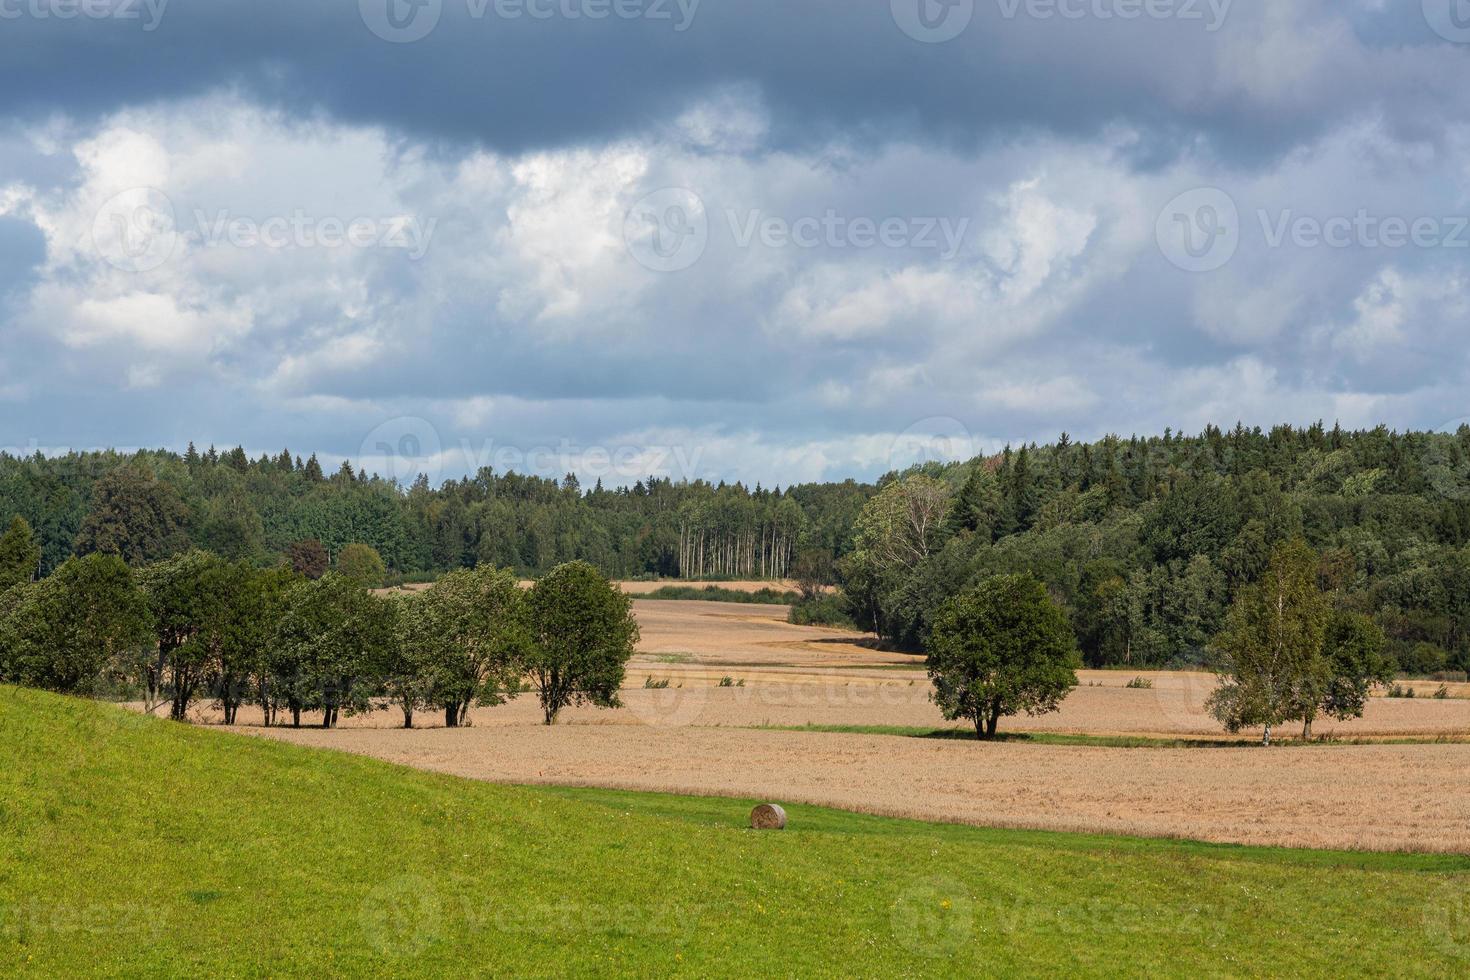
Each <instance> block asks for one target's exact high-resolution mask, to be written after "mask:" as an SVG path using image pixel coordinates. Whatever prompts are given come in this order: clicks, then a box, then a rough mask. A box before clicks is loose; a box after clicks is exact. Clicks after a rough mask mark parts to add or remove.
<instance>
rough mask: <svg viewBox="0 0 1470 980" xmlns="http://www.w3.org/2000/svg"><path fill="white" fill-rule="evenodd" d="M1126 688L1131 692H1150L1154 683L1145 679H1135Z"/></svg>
mask: <svg viewBox="0 0 1470 980" xmlns="http://www.w3.org/2000/svg"><path fill="white" fill-rule="evenodd" d="M1127 686H1128V689H1129V690H1131V691H1150V690H1153V686H1154V682H1153V681H1151V680H1149V679H1148V678H1147V677H1135V678H1133V680H1131V681H1129V682H1128V685H1127Z"/></svg>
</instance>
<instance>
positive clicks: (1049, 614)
mask: <svg viewBox="0 0 1470 980" xmlns="http://www.w3.org/2000/svg"><path fill="white" fill-rule="evenodd" d="M1079 665H1080V661H1079V658H1078V654H1077V645H1076V640H1075V639H1074V637H1073V635H1072V630H1071V627H1070V625H1069V624H1068V622H1067V616H1066V614H1065V613H1064V612H1063V611H1062V609H1061V607H1059V606H1058V605H1057V604H1056V603H1055V602H1054V601H1053V600H1052V598H1051V597H1050V596H1049V595H1047V592H1046V588H1045V587H1044V586H1043V585H1042V584H1041V583H1040V582H1038V581H1036V580H1035V579H1034V578H1031V577H1030V576H1028V575H1003V576H997V577H995V578H992V579H989V580H988V581H986V582H984V583H982V584H981V585H979V586H977V587H976V588H974V589H971V590H970V591H968V592H965V593H962V594H961V595H959V596H957V597H955V598H954V599H952V600H951V601H950V602H948V603H947V604H946V605H945V606H944V607H943V608H942V609H941V610H940V612H939V614H938V616H937V617H936V618H935V622H934V626H933V631H932V633H931V636H930V641H929V659H928V667H929V677H930V679H931V680H932V681H933V682H934V693H933V695H932V697H933V699H934V702H935V704H937V705H939V708H940V710H941V711H943V712H944V716H945V717H946V718H950V719H957V718H963V719H966V720H968V721H969V722H971V723H972V724H973V725H974V726H975V732H976V734H977V735H978V736H979V737H980V738H982V739H988V738H994V737H995V733H996V728H997V726H998V724H999V722H1000V719H1001V718H1003V717H1005V716H1007V715H1014V714H1019V713H1020V712H1023V711H1024V712H1026V713H1027V714H1030V715H1041V714H1046V713H1048V712H1052V711H1056V710H1057V708H1058V707H1060V705H1061V702H1062V700H1063V699H1064V698H1065V697H1066V696H1067V694H1068V693H1069V692H1070V691H1071V690H1072V688H1074V687H1076V686H1077V667H1078V666H1079Z"/></svg>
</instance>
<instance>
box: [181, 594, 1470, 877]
mask: <svg viewBox="0 0 1470 980" xmlns="http://www.w3.org/2000/svg"><path fill="white" fill-rule="evenodd" d="M630 591H632V590H631V589H630ZM634 607H635V612H636V614H637V616H638V619H639V623H640V625H641V627H642V631H643V639H642V642H641V644H640V647H639V652H638V654H637V656H636V657H635V658H634V660H633V662H632V663H631V664H630V665H629V668H628V679H627V684H626V688H625V690H624V692H623V700H624V702H625V707H623V708H622V709H619V710H615V711H597V710H592V709H572V710H569V711H567V712H565V713H564V714H563V716H562V720H561V722H560V724H558V725H557V726H555V727H554V728H546V727H545V726H542V725H540V724H539V710H538V708H537V706H536V704H535V699H534V696H533V695H528V696H524V697H522V698H521V699H519V700H518V701H516V702H513V703H511V704H509V705H505V706H501V707H498V708H493V709H477V710H476V711H475V712H474V713H473V716H472V722H473V724H472V726H471V727H468V728H463V729H444V728H440V727H437V726H438V725H439V721H440V719H439V718H438V717H436V716H434V715H432V714H430V715H427V716H423V717H421V718H420V719H419V723H420V724H421V725H426V726H430V727H421V728H416V729H415V730H413V731H404V730H402V729H399V728H396V727H395V726H397V725H398V724H400V722H401V717H400V716H399V715H398V713H397V712H388V711H382V712H377V713H374V714H372V715H368V716H362V717H357V718H348V719H344V720H343V724H342V727H341V728H339V729H337V730H335V731H322V730H319V729H308V728H303V729H299V730H292V729H285V728H273V729H264V728H261V727H259V723H258V715H251V714H249V713H248V712H242V718H241V720H242V723H243V724H242V726H241V727H242V730H244V731H248V732H251V733H254V734H260V735H269V736H271V737H275V738H281V739H285V740H288V741H292V742H298V743H301V744H306V745H313V746H319V747H324V748H335V749H340V750H344V751H348V752H355V753H362V754H366V755H372V756H376V757H379V758H383V759H387V760H390V761H393V762H398V763H403V764H406V765H411V766H416V767H419V768H424V769H431V770H435V771H441V772H448V773H454V774H457V775H463V776H470V777H474V778H483V779H492V780H497V781H504V782H514V783H539V784H556V785H572V786H604V787H612V788H621V789H637V790H656V791H664V792H677V793H699V794H708V795H726V796H737V797H757V798H766V799H772V800H777V801H787V802H805V803H818V804H827V805H832V806H838V807H842V808H845V809H852V810H859V811H863V812H871V813H880V814H887V815H893V816H906V817H917V818H921V819H929V820H945V821H956V822H968V823H977V824H984V825H991V826H1015V827H1034V828H1045V829H1058V830H1080V831H1106V832H1115V833H1128V834H1140V835H1147V836H1173V837H1188V838H1194V839H1203V840H1215V841H1225V842H1231V843H1254V844H1279V845H1287V846H1310V847H1345V848H1360V849H1371V850H1435V851H1439V850H1446V851H1470V833H1467V829H1470V744H1342V745H1331V744H1329V745H1313V746H1290V747H1281V748H1276V749H1272V750H1261V749H1258V748H1245V747H1238V746H1235V745H1220V746H1212V745H1200V746H1198V747H1187V748H1175V747H1168V748H1162V747H1160V748H1155V747H1149V748H1105V747H1096V746H1067V745H1042V744H1025V743H997V744H979V743H974V742H968V741H958V740H954V739H928V738H912V737H899V736H891V735H868V734H853V733H832V732H818V731H781V730H769V729H770V728H771V727H772V726H783V727H785V726H804V725H821V726H832V725H843V726H859V725H861V726H873V725H882V726H904V727H921V728H922V727H934V728H939V727H952V725H951V723H947V722H945V721H944V720H943V718H942V717H941V716H940V714H939V712H938V710H937V709H936V708H935V707H934V706H933V705H932V704H931V703H930V702H929V700H928V694H929V684H928V679H927V677H926V676H925V674H924V672H923V670H922V662H921V661H920V660H918V659H917V658H913V657H907V656H904V655H900V654H892V653H884V652H880V651H876V650H874V649H872V648H871V646H870V645H869V644H868V642H867V640H866V638H864V637H862V636H858V635H855V634H851V633H845V632H842V631H837V630H828V629H812V628H805V627H795V626H790V625H788V624H787V623H786V622H785V613H786V610H785V608H784V607H781V606H769V605H756V604H748V605H747V604H734V603H718V602H704V601H654V600H641V599H640V600H635V604H634ZM726 677H728V678H730V681H731V683H732V684H735V685H739V686H727V687H720V686H718V685H719V683H720V681H721V679H722V678H726ZM1134 677H1144V678H1147V679H1148V680H1150V681H1152V683H1153V687H1152V688H1151V689H1130V688H1128V687H1126V685H1127V683H1128V681H1130V680H1131V679H1133V678H1134ZM646 678H653V679H654V680H657V681H663V680H668V681H669V687H667V688H664V689H657V690H654V689H646V688H645V687H644V682H645V679H646ZM1079 679H1080V681H1081V684H1082V686H1081V687H1079V688H1078V689H1077V690H1076V691H1074V692H1073V693H1072V695H1071V696H1070V697H1069V698H1068V699H1067V701H1066V702H1065V704H1064V706H1063V709H1062V711H1061V712H1059V713H1057V714H1054V715H1048V716H1045V717H1043V718H1038V719H1032V718H1026V717H1020V718H1011V719H1005V720H1004V721H1003V722H1002V729H1003V730H1009V731H1046V732H1059V733H1076V734H1102V735H1145V736H1164V737H1168V736H1187V737H1189V738H1190V739H1191V740H1200V741H1208V740H1223V739H1225V738H1227V736H1225V734H1224V733H1223V732H1221V730H1220V728H1219V726H1218V724H1216V723H1215V722H1214V721H1213V719H1211V718H1210V717H1209V716H1208V714H1207V713H1206V712H1205V711H1204V701H1205V698H1206V697H1207V696H1208V694H1209V692H1210V690H1211V689H1212V688H1213V686H1214V678H1213V677H1212V676H1210V675H1208V674H1200V673H1168V672H1137V673H1118V672H1112V671H1108V672H1102V671H1084V672H1082V673H1081V674H1080V675H1079ZM1437 686H1438V685H1423V687H1425V691H1424V692H1421V693H1427V691H1428V690H1429V689H1431V688H1433V687H1437ZM1453 687H1454V686H1452V688H1453ZM1458 687H1459V689H1455V690H1452V693H1453V694H1455V695H1457V697H1456V698H1454V699H1450V700H1432V699H1428V698H1423V697H1421V698H1417V699H1414V700H1388V699H1380V698H1375V699H1374V701H1373V702H1372V704H1371V705H1370V706H1369V710H1368V712H1367V714H1366V716H1365V717H1364V718H1363V719H1361V720H1358V721H1353V722H1350V723H1342V722H1332V721H1319V723H1318V725H1317V729H1316V730H1317V733H1318V734H1332V735H1336V736H1339V737H1343V738H1352V739H1392V738H1394V737H1412V738H1416V739H1424V738H1438V737H1443V738H1445V739H1452V738H1457V737H1470V700H1466V699H1464V698H1466V697H1470V690H1466V689H1465V688H1466V687H1467V686H1466V685H1460V686H1458ZM210 715H211V713H210V712H208V711H207V710H206V711H203V712H201V718H200V720H206V721H208V720H214V719H213V718H212V717H210ZM1283 734H1290V733H1289V732H1284V733H1283Z"/></svg>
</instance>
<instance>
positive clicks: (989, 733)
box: [985, 708, 1000, 739]
mask: <svg viewBox="0 0 1470 980" xmlns="http://www.w3.org/2000/svg"><path fill="white" fill-rule="evenodd" d="M999 725H1000V709H998V708H996V709H992V710H991V712H990V719H989V720H988V721H987V722H986V723H985V737H986V738H987V739H992V738H995V729H996V728H997V726H999Z"/></svg>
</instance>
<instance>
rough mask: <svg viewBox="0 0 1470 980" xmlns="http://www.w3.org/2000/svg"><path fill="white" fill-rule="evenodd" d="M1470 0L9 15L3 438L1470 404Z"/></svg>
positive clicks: (766, 447)
mask: <svg viewBox="0 0 1470 980" xmlns="http://www.w3.org/2000/svg"><path fill="white" fill-rule="evenodd" d="M1467 189H1470V0H1289V2H1288V0H0V448H3V449H4V450H5V451H8V452H11V453H12V454H18V453H30V452H34V451H36V450H40V451H43V452H47V453H51V452H56V451H65V450H68V449H92V448H101V447H120V448H125V449H126V448H136V447H159V446H163V447H169V448H175V449H182V448H183V447H184V446H185V445H187V443H188V442H190V441H191V440H192V441H194V442H196V443H197V444H199V446H200V447H204V446H206V445H209V444H211V443H213V444H217V445H219V446H221V447H226V446H233V445H235V444H237V443H240V444H243V445H244V446H245V447H246V448H247V449H248V450H249V451H251V453H252V455H258V454H259V453H261V452H270V453H272V454H274V453H276V452H279V450H280V449H281V448H282V447H289V448H290V449H292V450H293V451H294V452H297V453H301V454H306V453H310V452H313V451H315V452H317V453H318V454H320V456H321V457H322V458H323V459H324V460H327V461H328V462H329V463H332V464H335V462H337V461H340V460H342V459H350V460H352V461H353V463H354V465H365V466H367V468H369V469H370V470H373V471H376V472H379V473H382V474H384V475H388V476H393V477H396V478H400V479H403V480H405V481H407V480H409V479H411V478H412V477H413V475H414V474H416V473H418V472H423V473H425V474H426V475H428V476H429V477H430V479H431V481H432V482H435V483H437V482H438V481H439V480H442V479H446V478H451V477H459V476H462V475H464V474H465V473H467V472H473V471H474V470H476V469H478V468H479V467H480V466H492V467H494V468H495V469H496V470H497V471H502V472H503V471H506V470H516V471H517V472H536V473H539V474H541V475H547V476H560V475H561V474H562V473H565V472H568V471H573V472H576V473H577V474H578V475H579V477H581V478H582V480H583V481H584V483H586V482H591V481H592V480H595V479H602V480H603V481H604V483H607V484H626V483H631V482H632V481H633V480H636V479H638V478H639V477H641V476H644V475H647V474H650V473H651V474H656V475H659V476H671V477H674V478H675V479H695V478H704V479H711V480H720V479H724V480H731V481H733V480H737V479H738V480H742V481H744V482H746V483H747V484H754V483H756V482H760V483H762V484H764V485H766V486H771V485H773V484H780V485H787V484H790V483H793V482H806V481H814V480H834V479H845V478H848V477H853V478H858V479H871V478H874V477H876V476H878V475H880V474H882V473H884V472H886V471H888V470H891V469H895V468H902V467H904V466H907V465H909V464H911V463H913V462H915V461H923V460H926V459H963V458H969V457H971V456H974V455H977V454H980V453H986V452H993V451H995V450H997V449H998V448H1000V447H1001V446H1003V445H1005V444H1008V443H1011V444H1019V443H1022V442H1027V441H1037V442H1048V441H1052V440H1054V439H1055V438H1056V437H1057V436H1058V434H1060V433H1061V432H1063V431H1066V432H1068V433H1070V434H1071V436H1072V437H1073V438H1074V439H1095V438H1100V437H1102V436H1104V435H1106V434H1108V433H1117V434H1121V435H1124V436H1127V435H1130V434H1134V433H1137V434H1156V433H1160V432H1162V431H1163V430H1164V429H1165V428H1166V427H1169V428H1172V429H1174V430H1175V431H1176V432H1178V431H1184V432H1196V431H1199V430H1200V429H1201V428H1203V427H1204V426H1205V425H1206V424H1210V423H1214V424H1218V425H1222V426H1226V427H1228V426H1231V425H1234V424H1235V423H1236V422H1237V421H1243V422H1245V423H1246V424H1247V425H1261V426H1270V425H1272V424H1276V423H1280V422H1290V423H1294V424H1303V425H1304V424H1309V423H1311V422H1313V421H1315V420H1318V419H1321V420H1325V421H1326V422H1327V423H1328V424H1329V425H1330V424H1332V423H1333V422H1341V423H1342V424H1343V425H1344V426H1349V427H1360V426H1368V427H1371V426H1374V425H1377V424H1380V423H1383V424H1387V425H1389V426H1392V427H1395V428H1399V429H1405V428H1417V429H1453V428H1455V427H1456V426H1457V425H1459V424H1460V423H1461V421H1464V420H1466V418H1467V417H1470V399H1467V397H1466V395H1465V392H1466V390H1467V380H1470V361H1467V355H1466V343H1465V339H1466V333H1467V327H1470V190H1467Z"/></svg>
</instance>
